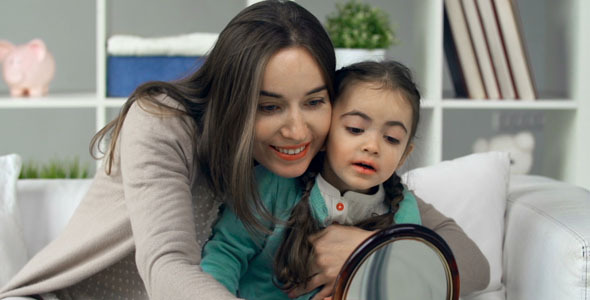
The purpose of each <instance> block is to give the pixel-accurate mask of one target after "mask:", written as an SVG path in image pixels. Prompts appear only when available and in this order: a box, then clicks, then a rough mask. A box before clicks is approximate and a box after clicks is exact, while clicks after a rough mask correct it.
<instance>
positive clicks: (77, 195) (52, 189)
mask: <svg viewBox="0 0 590 300" xmlns="http://www.w3.org/2000/svg"><path fill="white" fill-rule="evenodd" d="M91 184H92V179H23V180H19V181H18V182H17V183H16V187H17V193H16V196H17V198H18V202H19V205H20V208H21V216H22V228H23V232H24V238H25V243H26V245H27V249H28V250H29V254H30V255H31V256H33V255H34V254H36V253H37V252H39V250H41V248H43V247H45V245H47V244H49V242H51V241H52V240H54V239H55V238H56V237H57V236H58V234H59V233H60V232H61V231H62V230H63V228H64V227H65V226H66V224H67V223H68V221H69V220H70V218H71V217H72V215H73V214H74V210H76V207H78V204H79V203H80V201H81V200H82V198H83V197H84V195H86V192H87V191H88V189H89V188H90V185H91Z"/></svg>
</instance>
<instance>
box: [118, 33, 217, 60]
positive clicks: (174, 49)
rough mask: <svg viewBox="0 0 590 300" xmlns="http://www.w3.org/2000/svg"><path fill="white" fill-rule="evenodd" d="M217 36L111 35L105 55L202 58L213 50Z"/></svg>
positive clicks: (194, 34) (195, 34) (201, 34)
mask: <svg viewBox="0 0 590 300" xmlns="http://www.w3.org/2000/svg"><path fill="white" fill-rule="evenodd" d="M218 36H219V34H217V33H207V32H197V33H190V34H183V35H177V36H167V37H155V38H144V37H139V36H132V35H113V36H111V37H110V38H109V40H108V42H107V53H108V54H109V55H120V56H149V55H163V56H203V55H205V54H207V52H208V51H209V50H211V49H212V48H213V45H215V42H216V41H217V37H218Z"/></svg>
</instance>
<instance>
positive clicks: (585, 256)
mask: <svg viewBox="0 0 590 300" xmlns="http://www.w3.org/2000/svg"><path fill="white" fill-rule="evenodd" d="M89 186H90V180H19V181H18V182H17V194H16V196H17V199H18V202H19V205H20V211H21V220H22V223H23V224H22V226H23V232H24V239H25V242H26V246H27V248H28V251H29V256H32V255H34V254H35V253H36V252H38V251H39V250H40V249H41V248H42V247H43V246H44V245H45V244H47V243H48V242H49V241H51V239H53V238H55V236H56V235H57V234H58V233H59V231H60V230H61V229H62V228H63V227H64V226H65V224H66V223H67V220H68V218H69V217H70V216H71V214H72V213H73V211H74V209H75V207H76V206H77V204H78V202H79V201H80V199H81V198H82V197H83V195H84V193H85V191H86V190H87V189H88V187H89ZM506 200H507V205H506V214H505V236H504V246H503V266H502V270H503V277H502V278H503V279H502V281H503V283H504V285H505V291H504V290H502V291H501V294H500V295H499V294H498V293H495V294H494V293H489V295H486V294H483V295H478V296H476V297H475V298H476V299H504V296H505V298H506V299H517V300H526V299H535V300H582V299H590V291H589V288H590V287H589V284H590V282H589V280H590V279H589V278H588V273H589V271H590V270H589V269H590V263H589V256H590V192H588V191H587V190H584V189H581V188H578V187H574V186H572V185H569V184H566V183H563V182H559V181H555V180H552V179H549V178H545V177H538V176H511V179H510V184H509V190H508V196H507V199H506ZM1 265H2V262H0V266H1ZM19 299H24V298H19Z"/></svg>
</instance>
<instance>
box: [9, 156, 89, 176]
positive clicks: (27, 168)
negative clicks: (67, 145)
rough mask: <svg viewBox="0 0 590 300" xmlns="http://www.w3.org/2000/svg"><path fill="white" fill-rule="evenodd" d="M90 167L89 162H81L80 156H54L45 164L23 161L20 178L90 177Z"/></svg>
mask: <svg viewBox="0 0 590 300" xmlns="http://www.w3.org/2000/svg"><path fill="white" fill-rule="evenodd" d="M89 169H90V168H89V166H88V164H85V165H81V164H80V160H79V159H78V157H75V158H72V159H63V160H61V159H57V158H54V159H51V160H49V161H48V162H47V163H44V164H39V163H37V162H35V161H32V160H31V161H27V162H25V163H23V165H22V167H21V173H20V175H19V179H41V178H43V179H76V178H88V175H89V173H90V171H89Z"/></svg>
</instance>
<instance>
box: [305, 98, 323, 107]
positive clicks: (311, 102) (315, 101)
mask: <svg viewBox="0 0 590 300" xmlns="http://www.w3.org/2000/svg"><path fill="white" fill-rule="evenodd" d="M323 103H326V101H325V100H324V98H318V99H311V100H309V101H308V102H307V105H309V106H312V107H315V106H319V105H322V104H323Z"/></svg>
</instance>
